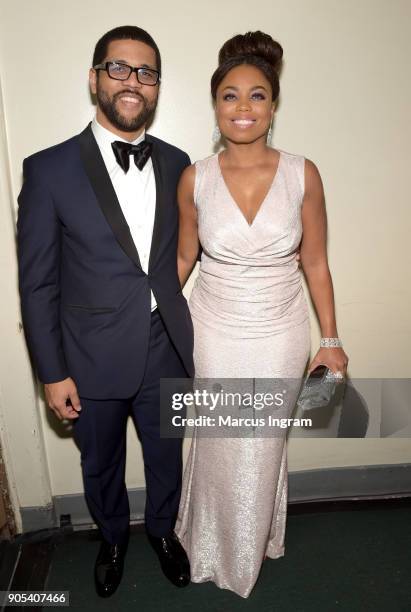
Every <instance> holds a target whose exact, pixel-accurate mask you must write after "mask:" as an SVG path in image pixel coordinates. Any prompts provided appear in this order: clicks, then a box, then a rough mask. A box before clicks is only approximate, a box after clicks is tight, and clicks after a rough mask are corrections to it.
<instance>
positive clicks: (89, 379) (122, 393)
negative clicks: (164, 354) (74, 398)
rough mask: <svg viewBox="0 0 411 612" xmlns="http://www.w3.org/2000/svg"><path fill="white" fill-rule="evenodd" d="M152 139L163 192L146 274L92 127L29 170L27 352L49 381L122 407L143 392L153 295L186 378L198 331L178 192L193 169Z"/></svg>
mask: <svg viewBox="0 0 411 612" xmlns="http://www.w3.org/2000/svg"><path fill="white" fill-rule="evenodd" d="M146 138H147V140H149V141H150V142H152V143H153V152H152V160H153V167H154V173H155V180H156V193H157V196H156V212H155V221H154V231H153V240H152V246H151V252H150V259H149V269H148V274H146V273H145V272H144V271H143V270H142V268H141V265H140V260H139V256H138V252H137V249H136V247H135V245H134V242H133V240H132V237H131V233H130V230H129V227H128V225H127V222H126V220H125V218H124V215H123V213H122V210H121V207H120V204H119V202H118V200H117V197H116V194H115V191H114V188H113V186H112V183H111V180H110V178H109V175H108V173H107V170H106V167H105V164H104V161H103V158H102V156H101V153H100V150H99V148H98V145H97V143H96V140H95V138H94V136H93V133H92V130H91V127H90V125H88V126H87V128H86V129H85V130H84V131H83V132H82V133H81V134H79V135H78V136H75V137H73V138H71V139H70V140H67V141H66V142H63V143H62V144H58V145H56V146H54V147H51V148H49V149H46V150H44V151H40V152H39V153H36V154H34V155H32V156H30V157H28V158H27V159H25V160H24V164H23V173H24V183H23V187H22V190H21V193H20V195H19V200H18V201H19V214H18V222H17V230H18V232H17V236H18V259H19V287H20V296H21V307H22V316H23V325H24V329H25V333H26V337H27V342H28V346H29V349H30V352H31V355H32V358H33V360H34V364H35V366H36V368H37V371H38V375H39V378H40V380H41V381H42V382H44V383H50V382H56V381H59V380H63V379H64V378H66V377H68V376H71V377H72V378H73V379H74V381H75V383H76V385H77V388H78V391H79V394H80V396H83V397H90V398H94V399H108V398H118V399H120V398H126V397H130V396H131V395H133V394H134V393H135V392H136V391H137V389H138V387H139V386H140V383H141V381H142V377H143V374H144V367H145V363H146V359H147V351H148V341H149V335H150V318H151V311H150V289H152V291H153V293H154V295H155V298H156V300H157V304H158V309H159V311H160V314H161V316H162V318H163V320H164V323H165V326H166V328H167V331H168V334H169V336H170V339H171V341H172V343H173V344H174V346H175V348H176V349H177V351H178V353H179V355H180V357H181V360H182V362H183V364H184V366H185V369H186V371H187V374H188V375H189V376H193V374H194V367H193V357H192V354H193V326H192V322H191V318H190V313H189V310H188V306H187V302H186V300H185V298H184V296H183V295H182V292H181V288H180V284H179V281H178V276H177V265H176V261H177V238H178V207H177V202H176V187H177V182H178V179H179V177H180V175H181V172H182V171H183V169H184V168H185V167H186V166H187V165H189V163H190V160H189V158H188V156H187V155H186V154H185V153H184V152H183V151H181V150H179V149H177V148H176V147H173V146H171V145H169V144H167V143H165V142H163V141H162V140H159V139H157V138H155V137H153V136H149V135H147V136H146ZM138 204H139V203H138V202H137V201H136V206H138Z"/></svg>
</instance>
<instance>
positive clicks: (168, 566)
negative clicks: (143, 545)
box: [147, 533, 190, 587]
mask: <svg viewBox="0 0 411 612" xmlns="http://www.w3.org/2000/svg"><path fill="white" fill-rule="evenodd" d="M147 536H148V539H149V542H150V544H151V545H152V547H153V548H154V550H155V551H156V553H157V555H158V557H159V559H160V565H161V569H162V570H163V573H164V575H165V576H166V577H167V578H168V579H169V580H170V581H171V582H172V583H173V584H174V585H175V586H177V587H185V586H187V585H188V583H189V582H190V563H189V561H188V557H187V555H186V552H185V550H184V548H183V547H182V546H181V544H180V541H179V539H178V538H177V536H176V535H175V533H171V534H170V535H169V536H167V537H164V538H157V537H155V536H152V535H150V534H149V533H148V534H147Z"/></svg>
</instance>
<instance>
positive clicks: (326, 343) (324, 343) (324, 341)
mask: <svg viewBox="0 0 411 612" xmlns="http://www.w3.org/2000/svg"><path fill="white" fill-rule="evenodd" d="M320 346H321V347H325V348H334V347H342V342H341V340H340V339H339V338H321V342H320Z"/></svg>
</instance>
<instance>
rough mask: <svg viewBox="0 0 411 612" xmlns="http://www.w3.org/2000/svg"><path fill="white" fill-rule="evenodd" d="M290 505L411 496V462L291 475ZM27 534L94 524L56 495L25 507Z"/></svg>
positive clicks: (80, 500) (74, 499)
mask: <svg viewBox="0 0 411 612" xmlns="http://www.w3.org/2000/svg"><path fill="white" fill-rule="evenodd" d="M288 483H289V492H288V502H289V503H290V504H297V503H302V502H310V501H312V502H314V501H334V500H353V499H370V498H378V499H381V498H389V497H409V496H411V463H399V464H394V465H367V466H355V467H339V468H329V469H319V470H303V471H299V472H290V473H289V475H288ZM128 494H129V501H130V513H131V521H133V522H142V521H143V519H144V504H145V498H146V492H145V488H144V487H141V488H135V489H129V491H128ZM20 510H21V517H22V524H23V533H26V532H29V531H37V530H39V529H50V528H54V527H59V526H60V524H61V517H63V522H64V521H65V520H67V519H66V517H67V515H70V520H71V524H72V525H73V527H75V528H76V527H77V528H85V527H91V526H92V525H93V521H92V519H91V517H90V514H89V512H88V509H87V505H86V502H85V499H84V495H83V494H82V493H78V494H74V495H56V496H55V497H53V504H52V505H50V506H46V507H44V508H39V507H35V508H21V509H20Z"/></svg>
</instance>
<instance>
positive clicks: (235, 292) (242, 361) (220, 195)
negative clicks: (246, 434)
mask: <svg viewBox="0 0 411 612" xmlns="http://www.w3.org/2000/svg"><path fill="white" fill-rule="evenodd" d="M279 153H280V158H279V164H278V169H277V172H276V175H275V177H274V180H273V182H272V184H271V187H270V189H269V191H268V193H267V195H266V197H265V199H264V201H263V203H262V204H261V207H260V209H259V211H258V213H257V215H256V217H255V219H254V221H253V223H252V224H251V225H249V223H248V222H247V220H246V218H245V217H244V215H243V213H242V212H241V210H240V209H239V207H238V206H237V204H236V202H235V201H234V199H233V197H232V196H231V194H230V192H229V190H228V187H227V185H226V183H225V181H224V178H223V175H222V173H221V169H220V165H219V159H218V154H216V155H212V156H210V157H208V158H206V159H204V160H201V161H198V162H196V165H195V166H196V179H195V193H194V200H195V204H196V207H197V213H198V228H199V238H200V241H201V245H202V248H203V254H202V259H201V264H200V271H199V275H198V277H197V279H196V282H195V285H194V288H193V291H192V294H191V297H190V311H191V315H192V319H193V323H194V346H195V348H194V362H195V367H196V377H198V378H213V377H215V378H224V377H225V378H245V377H247V378H249V377H255V378H275V377H290V378H295V379H301V377H302V376H303V373H304V369H305V366H306V363H307V360H308V357H309V353H310V323H309V313H308V307H307V303H306V299H305V295H304V292H303V288H302V282H301V271H300V269H299V267H298V263H297V261H296V251H297V248H298V245H299V243H300V240H301V236H302V223H301V204H302V199H303V195H304V162H305V159H304V157H303V156H301V155H294V154H291V153H287V152H285V151H281V150H280V151H279ZM295 399H296V396H295ZM294 404H295V401H294V403H293V406H294ZM286 433H287V430H286V429H284V430H283V435H281V436H277V437H268V438H267V437H266V438H254V439H250V438H221V437H219V438H210V437H201V436H197V435H195V436H194V438H193V440H192V444H191V449H190V454H189V457H188V461H187V465H186V469H185V473H184V478H183V490H182V497H181V503H180V509H179V515H178V518H177V523H176V533H177V535H178V537H179V538H180V540H181V542H182V544H183V546H184V548H185V550H186V551H187V554H188V557H189V559H190V564H191V579H192V581H193V582H205V581H209V580H211V581H213V582H215V583H216V584H217V585H218V586H219V587H221V588H225V589H230V590H232V591H234V592H236V593H237V594H238V595H240V596H242V597H248V595H249V594H250V592H251V590H252V589H253V587H254V584H255V582H256V580H257V578H258V574H259V571H260V568H261V564H262V562H263V560H264V556H265V555H267V556H268V557H271V558H272V559H276V558H278V557H281V556H283V555H284V536H285V526H286V516H287V447H286Z"/></svg>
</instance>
